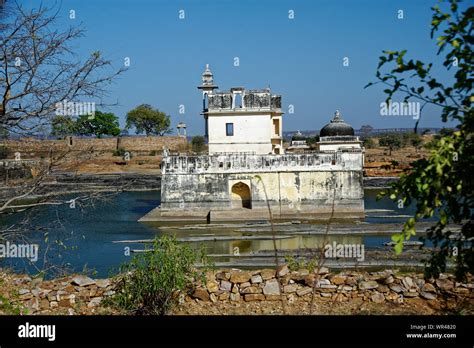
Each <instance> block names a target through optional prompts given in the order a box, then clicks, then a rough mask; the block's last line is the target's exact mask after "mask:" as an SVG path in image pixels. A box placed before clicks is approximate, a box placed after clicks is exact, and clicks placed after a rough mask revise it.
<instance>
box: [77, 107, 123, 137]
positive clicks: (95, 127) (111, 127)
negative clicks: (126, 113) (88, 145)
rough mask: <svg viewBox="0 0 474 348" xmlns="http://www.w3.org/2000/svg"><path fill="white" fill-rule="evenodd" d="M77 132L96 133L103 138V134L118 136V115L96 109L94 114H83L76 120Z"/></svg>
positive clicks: (80, 133) (81, 133)
mask: <svg viewBox="0 0 474 348" xmlns="http://www.w3.org/2000/svg"><path fill="white" fill-rule="evenodd" d="M76 134H78V135H95V136H96V137H97V138H101V137H102V136H103V135H112V136H118V135H119V134H120V127H119V122H118V117H117V116H115V115H114V114H113V113H110V112H108V113H105V112H100V111H96V112H95V114H94V115H91V116H90V115H81V116H80V117H79V118H78V119H77V121H76Z"/></svg>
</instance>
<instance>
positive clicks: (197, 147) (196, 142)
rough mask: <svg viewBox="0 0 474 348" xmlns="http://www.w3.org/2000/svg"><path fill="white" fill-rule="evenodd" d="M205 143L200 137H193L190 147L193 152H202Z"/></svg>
mask: <svg viewBox="0 0 474 348" xmlns="http://www.w3.org/2000/svg"><path fill="white" fill-rule="evenodd" d="M205 143H206V141H205V139H204V137H203V136H201V135H197V136H195V137H193V139H192V140H191V145H192V148H193V151H194V152H202V151H203V150H204V144H205Z"/></svg>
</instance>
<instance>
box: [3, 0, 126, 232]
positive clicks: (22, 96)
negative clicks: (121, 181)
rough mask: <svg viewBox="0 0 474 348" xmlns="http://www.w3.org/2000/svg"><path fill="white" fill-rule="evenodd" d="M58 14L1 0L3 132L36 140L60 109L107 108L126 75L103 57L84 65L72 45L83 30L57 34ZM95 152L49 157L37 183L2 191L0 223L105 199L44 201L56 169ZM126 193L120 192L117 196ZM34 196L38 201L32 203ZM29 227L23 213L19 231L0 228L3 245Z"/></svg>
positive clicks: (76, 28)
mask: <svg viewBox="0 0 474 348" xmlns="http://www.w3.org/2000/svg"><path fill="white" fill-rule="evenodd" d="M59 12H60V10H59V9H58V8H47V7H45V6H43V5H39V7H37V8H32V9H28V10H27V9H25V8H24V7H23V6H21V5H20V4H19V3H17V2H14V1H7V2H6V3H5V1H1V0H0V129H6V130H7V131H8V132H10V133H16V134H18V135H20V136H34V135H38V134H41V132H44V131H45V130H47V129H48V130H49V129H50V126H51V121H52V119H53V117H54V116H56V109H57V103H64V102H65V101H68V102H89V101H91V99H92V100H93V101H94V102H95V103H96V104H97V105H102V106H103V105H105V103H104V102H103V99H104V97H106V96H107V87H108V86H109V85H110V84H111V83H112V82H113V81H114V80H115V79H116V78H117V77H118V76H119V75H121V74H122V73H123V72H124V71H125V70H126V69H125V68H124V67H121V68H118V69H114V68H113V66H112V63H111V61H109V60H107V59H104V58H103V56H102V54H101V53H100V52H99V51H96V52H93V53H92V54H91V55H90V56H88V57H86V59H81V58H80V57H78V55H77V54H75V52H74V50H73V48H72V43H73V42H75V41H76V40H77V39H79V38H81V37H83V36H84V34H85V31H84V28H82V27H81V26H70V27H69V28H66V29H59V27H58V25H57V24H58V23H57V22H58V20H59ZM86 98H87V99H88V100H86ZM92 151H93V149H87V150H85V151H83V153H81V154H78V153H77V152H74V153H72V152H70V151H63V152H56V153H53V151H50V153H49V155H48V156H47V158H45V159H43V160H41V161H39V164H38V165H37V168H35V169H36V174H35V176H34V178H33V179H29V180H27V179H25V180H21V181H20V182H17V183H14V184H13V186H12V187H10V188H12V189H11V190H6V191H4V192H8V193H7V194H3V195H2V196H1V197H0V218H1V217H2V215H4V214H12V213H18V212H25V211H33V210H34V208H35V207H37V206H39V205H65V204H69V205H70V204H71V203H72V202H74V204H77V206H78V207H84V206H85V205H91V204H94V202H95V201H97V200H98V199H100V200H104V199H106V197H104V196H107V194H106V193H97V192H95V193H86V194H77V195H76V196H75V197H72V198H71V197H68V198H65V197H64V196H54V195H47V194H46V195H43V194H44V184H45V182H46V181H47V180H48V178H49V177H50V175H51V173H52V171H54V170H55V168H58V167H60V166H61V165H62V164H64V163H72V161H73V160H74V161H76V162H77V159H78V158H80V157H81V156H82V157H84V154H86V155H87V153H89V154H90V153H91V152H92ZM76 164H77V163H76ZM122 189H123V187H117V188H116V192H119V191H121V190H122ZM34 195H36V196H37V197H36V198H35V200H31V199H29V198H31V197H32V196H34ZM38 195H40V196H39V197H38ZM25 199H26V200H25ZM4 216H5V215H4ZM30 221H31V220H30V218H29V216H28V214H25V213H24V214H22V219H21V221H20V222H18V223H16V224H15V225H5V224H0V240H1V239H17V240H18V239H21V240H25V238H28V234H27V233H26V232H27V231H31V228H28V227H29V226H28V225H29V224H30ZM30 227H31V226H30Z"/></svg>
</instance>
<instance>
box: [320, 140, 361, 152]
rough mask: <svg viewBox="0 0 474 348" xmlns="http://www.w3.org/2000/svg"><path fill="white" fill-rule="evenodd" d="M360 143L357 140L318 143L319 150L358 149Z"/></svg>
mask: <svg viewBox="0 0 474 348" xmlns="http://www.w3.org/2000/svg"><path fill="white" fill-rule="evenodd" d="M360 148H361V145H360V143H359V142H354V143H350V142H345V143H337V142H334V143H320V144H319V151H337V150H338V149H360Z"/></svg>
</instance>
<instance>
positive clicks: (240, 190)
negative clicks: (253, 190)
mask: <svg viewBox="0 0 474 348" xmlns="http://www.w3.org/2000/svg"><path fill="white" fill-rule="evenodd" d="M232 201H233V202H232V203H233V206H234V207H239V206H240V207H242V208H247V209H252V197H251V195H250V188H249V187H248V185H246V184H244V183H243V182H241V181H239V182H238V183H236V184H234V185H232ZM239 202H240V203H239Z"/></svg>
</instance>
